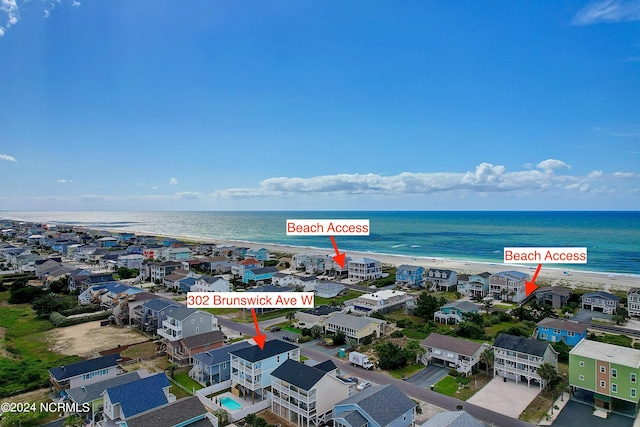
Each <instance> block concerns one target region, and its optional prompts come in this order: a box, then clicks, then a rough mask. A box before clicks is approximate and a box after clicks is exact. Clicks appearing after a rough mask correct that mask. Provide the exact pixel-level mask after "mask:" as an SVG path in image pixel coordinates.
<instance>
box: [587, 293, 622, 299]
mask: <svg viewBox="0 0 640 427" xmlns="http://www.w3.org/2000/svg"><path fill="white" fill-rule="evenodd" d="M593 297H599V298H605V299H610V300H613V301H620V297H617V296H615V295H613V294H610V293H609V292H605V291H597V292H587V293H586V294H584V295H582V298H593Z"/></svg>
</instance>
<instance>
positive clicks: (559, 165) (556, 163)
mask: <svg viewBox="0 0 640 427" xmlns="http://www.w3.org/2000/svg"><path fill="white" fill-rule="evenodd" d="M536 167H537V168H539V169H542V170H545V171H552V170H555V169H569V168H570V167H571V166H569V165H568V164H566V163H565V162H563V161H562V160H556V159H547V160H543V161H541V162H540V163H538V164H537V165H536Z"/></svg>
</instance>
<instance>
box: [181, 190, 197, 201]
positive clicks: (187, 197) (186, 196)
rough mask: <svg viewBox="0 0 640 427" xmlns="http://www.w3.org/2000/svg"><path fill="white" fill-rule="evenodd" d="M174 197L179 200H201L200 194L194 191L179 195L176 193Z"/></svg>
mask: <svg viewBox="0 0 640 427" xmlns="http://www.w3.org/2000/svg"><path fill="white" fill-rule="evenodd" d="M175 196H176V198H178V199H180V200H199V199H200V198H202V193H198V192H195V191H184V192H181V193H176V194H175Z"/></svg>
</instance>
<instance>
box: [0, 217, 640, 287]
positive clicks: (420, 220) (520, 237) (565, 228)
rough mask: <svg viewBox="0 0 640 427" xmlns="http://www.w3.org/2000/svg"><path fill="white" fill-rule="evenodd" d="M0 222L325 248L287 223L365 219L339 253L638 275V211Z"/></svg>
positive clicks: (341, 244)
mask: <svg viewBox="0 0 640 427" xmlns="http://www.w3.org/2000/svg"><path fill="white" fill-rule="evenodd" d="M0 218H10V219H21V220H25V221H34V222H53V223H56V224H69V225H80V226H84V227H89V228H106V229H118V230H122V231H133V232H136V233H139V234H142V233H144V234H159V235H172V236H181V237H185V238H189V237H197V238H207V239H212V240H215V239H220V240H235V241H245V242H263V243H275V244H283V245H293V246H301V247H304V246H307V247H317V248H324V249H327V250H331V242H330V240H329V238H328V237H326V236H324V237H315V236H296V237H293V236H286V229H285V223H286V220H287V219H369V220H370V227H371V234H370V236H366V237H362V236H358V237H343V236H340V237H337V238H336V242H337V243H338V245H339V248H340V250H341V251H346V252H347V253H348V252H349V251H358V252H370V253H372V254H375V253H380V254H397V255H406V256H410V257H426V258H449V259H457V260H469V261H483V262H489V263H501V262H502V254H503V248H504V247H505V246H578V247H587V250H588V264H574V265H567V266H561V265H554V267H558V268H566V269H572V270H586V271H598V272H611V273H619V274H634V275H635V274H640V212H485V211H483V212H407V211H403V212H389V211H382V212H354V211H347V212H324V211H323V212H114V211H86V212H32V211H28V212H19V211H7V212H0Z"/></svg>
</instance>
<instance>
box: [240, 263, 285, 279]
mask: <svg viewBox="0 0 640 427" xmlns="http://www.w3.org/2000/svg"><path fill="white" fill-rule="evenodd" d="M277 272H278V269H277V268H276V267H262V268H254V269H251V270H249V269H245V270H244V274H243V275H242V283H250V282H256V283H257V282H260V281H263V282H269V283H270V282H271V278H272V277H273V275H274V274H276V273H277Z"/></svg>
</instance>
